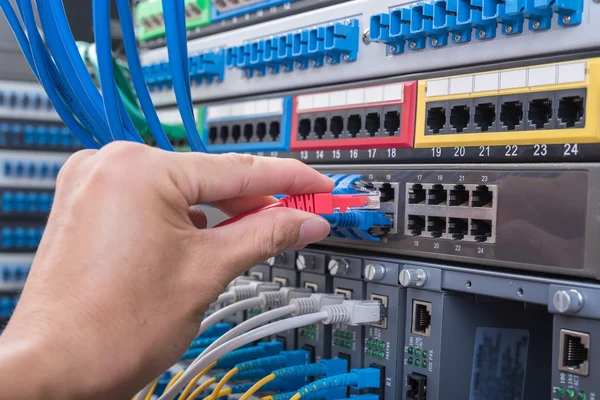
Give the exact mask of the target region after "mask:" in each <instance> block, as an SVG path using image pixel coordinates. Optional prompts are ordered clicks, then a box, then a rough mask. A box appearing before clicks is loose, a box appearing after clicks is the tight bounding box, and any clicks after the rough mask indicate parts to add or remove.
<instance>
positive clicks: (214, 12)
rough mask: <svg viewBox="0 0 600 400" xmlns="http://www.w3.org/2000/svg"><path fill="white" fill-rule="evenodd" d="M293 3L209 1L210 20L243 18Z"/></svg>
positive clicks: (280, 0) (281, 0)
mask: <svg viewBox="0 0 600 400" xmlns="http://www.w3.org/2000/svg"><path fill="white" fill-rule="evenodd" d="M293 2H294V0H243V1H236V0H211V3H212V5H213V7H212V8H211V20H212V21H214V22H217V21H221V20H223V19H230V18H236V17H238V18H239V17H242V18H243V16H244V15H245V14H250V13H253V12H257V11H259V10H264V9H266V8H270V7H276V6H279V5H284V4H288V3H293Z"/></svg>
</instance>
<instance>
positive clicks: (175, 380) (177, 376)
mask: <svg viewBox="0 0 600 400" xmlns="http://www.w3.org/2000/svg"><path fill="white" fill-rule="evenodd" d="M184 372H185V370H183V369H182V370H181V371H179V372H178V373H177V374H176V375H175V376H174V377H172V378H171V380H170V381H169V383H168V384H167V387H166V388H165V392H166V391H167V390H169V389H170V388H171V386H173V385H174V384H175V382H177V381H178V380H179V378H181V375H183V373H184Z"/></svg>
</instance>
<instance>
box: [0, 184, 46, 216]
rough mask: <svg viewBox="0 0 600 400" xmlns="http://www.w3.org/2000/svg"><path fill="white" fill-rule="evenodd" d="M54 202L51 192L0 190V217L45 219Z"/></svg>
mask: <svg viewBox="0 0 600 400" xmlns="http://www.w3.org/2000/svg"><path fill="white" fill-rule="evenodd" d="M53 201H54V191H51V190H19V189H3V190H0V216H19V217H45V216H47V215H48V213H49V212H50V209H51V207H52V202H53Z"/></svg>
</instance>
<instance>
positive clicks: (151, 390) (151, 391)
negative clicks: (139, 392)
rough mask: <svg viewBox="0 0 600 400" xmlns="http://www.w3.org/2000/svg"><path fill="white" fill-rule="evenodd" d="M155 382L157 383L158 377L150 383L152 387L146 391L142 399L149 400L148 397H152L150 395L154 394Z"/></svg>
mask: <svg viewBox="0 0 600 400" xmlns="http://www.w3.org/2000/svg"><path fill="white" fill-rule="evenodd" d="M157 384H158V379H157V380H155V381H154V383H153V384H152V387H151V388H150V390H149V391H148V394H146V397H145V398H144V400H150V399H152V395H153V394H154V391H155V390H156V385H157Z"/></svg>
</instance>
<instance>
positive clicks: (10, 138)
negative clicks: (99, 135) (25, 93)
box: [0, 121, 81, 151]
mask: <svg viewBox="0 0 600 400" xmlns="http://www.w3.org/2000/svg"><path fill="white" fill-rule="evenodd" d="M0 148H2V149H8V150H32V151H40V150H51V151H76V150H79V149H81V144H80V143H79V142H78V141H77V138H75V137H74V136H73V135H72V134H71V132H70V131H69V130H68V129H67V128H66V127H64V126H60V125H58V124H41V123H32V122H31V121H27V122H22V121H14V122H2V123H0Z"/></svg>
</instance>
